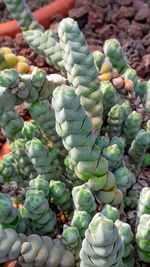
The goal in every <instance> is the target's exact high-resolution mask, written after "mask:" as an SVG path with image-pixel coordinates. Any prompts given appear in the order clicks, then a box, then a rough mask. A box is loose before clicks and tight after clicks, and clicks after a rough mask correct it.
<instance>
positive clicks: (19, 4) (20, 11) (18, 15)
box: [5, 0, 43, 31]
mask: <svg viewBox="0 0 150 267" xmlns="http://www.w3.org/2000/svg"><path fill="white" fill-rule="evenodd" d="M5 3H6V5H7V8H8V10H9V12H10V13H11V14H12V15H13V17H14V19H16V20H17V22H18V24H19V26H20V27H21V28H22V29H23V30H24V31H26V30H30V29H31V30H32V29H38V30H41V31H43V27H42V26H41V25H40V24H39V23H38V22H37V21H36V19H35V18H34V16H33V15H32V13H31V11H30V9H29V8H28V6H27V5H26V2H25V0H17V1H11V0H5Z"/></svg>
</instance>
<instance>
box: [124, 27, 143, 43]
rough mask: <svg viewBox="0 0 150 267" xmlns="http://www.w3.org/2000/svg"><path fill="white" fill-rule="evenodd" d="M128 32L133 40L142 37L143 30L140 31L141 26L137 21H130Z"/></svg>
mask: <svg viewBox="0 0 150 267" xmlns="http://www.w3.org/2000/svg"><path fill="white" fill-rule="evenodd" d="M128 34H129V36H130V37H132V38H133V39H135V40H137V39H140V38H142V37H143V32H142V29H141V26H140V25H138V23H132V24H131V25H130V26H129V30H128Z"/></svg>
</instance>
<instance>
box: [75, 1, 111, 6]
mask: <svg viewBox="0 0 150 267" xmlns="http://www.w3.org/2000/svg"><path fill="white" fill-rule="evenodd" d="M79 1H80V2H81V0H79ZM90 1H91V0H90ZM110 2H111V0H104V1H101V0H94V3H95V4H97V5H98V6H101V7H106V6H108V5H109V4H110Z"/></svg>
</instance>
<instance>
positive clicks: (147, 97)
mask: <svg viewBox="0 0 150 267" xmlns="http://www.w3.org/2000/svg"><path fill="white" fill-rule="evenodd" d="M144 109H145V112H146V113H148V114H149V113H150V80H149V81H148V82H147V85H146V90H145V93H144Z"/></svg>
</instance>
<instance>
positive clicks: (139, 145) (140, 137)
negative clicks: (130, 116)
mask: <svg viewBox="0 0 150 267" xmlns="http://www.w3.org/2000/svg"><path fill="white" fill-rule="evenodd" d="M149 144H150V132H147V131H145V130H144V129H141V130H140V131H139V132H138V133H137V135H136V137H135V140H133V142H132V144H131V146H130V148H129V151H128V154H129V156H130V158H131V160H132V161H133V162H134V163H138V164H141V162H142V158H143V156H144V154H145V152H146V150H147V149H148V147H149Z"/></svg>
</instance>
